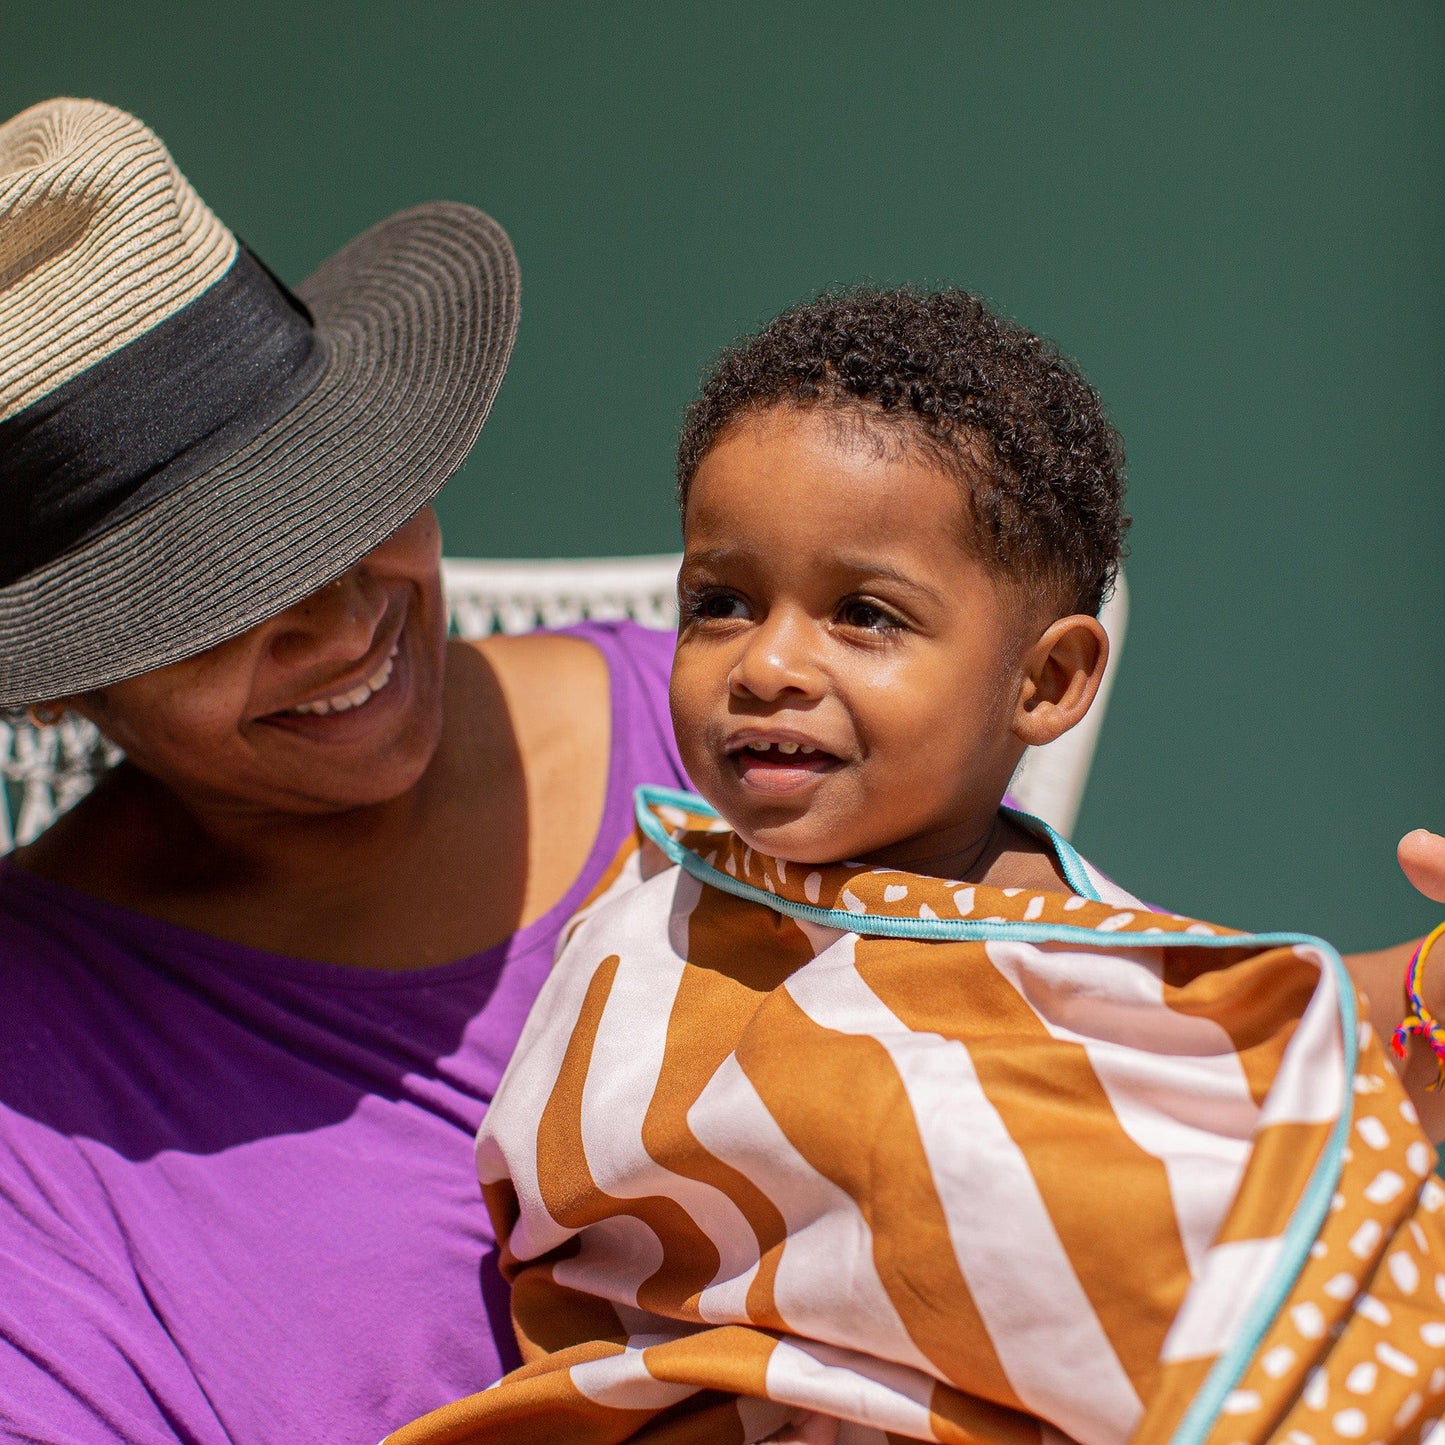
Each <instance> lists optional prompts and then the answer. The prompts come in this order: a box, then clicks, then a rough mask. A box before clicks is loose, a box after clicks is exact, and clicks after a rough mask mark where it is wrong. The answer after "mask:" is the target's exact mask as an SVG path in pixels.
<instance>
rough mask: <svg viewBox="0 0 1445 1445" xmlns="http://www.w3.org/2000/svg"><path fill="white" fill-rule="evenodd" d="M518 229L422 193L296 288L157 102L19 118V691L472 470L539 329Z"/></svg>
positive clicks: (199, 636) (86, 679) (81, 674)
mask: <svg viewBox="0 0 1445 1445" xmlns="http://www.w3.org/2000/svg"><path fill="white" fill-rule="evenodd" d="M517 313H518V276H517V263H516V259H515V257H514V256H513V254H512V248H511V245H510V244H509V242H508V240H507V237H506V234H505V232H504V231H503V230H502V229H501V227H500V226H498V225H497V224H496V222H495V221H493V220H492V219H491V218H490V217H488V216H485V215H483V214H482V213H481V212H480V211H477V210H473V209H472V208H471V207H469V206H463V205H456V204H452V203H449V202H438V203H435V204H431V205H424V206H418V207H416V208H414V209H412V210H409V211H402V212H400V213H399V214H397V215H395V216H392V217H391V218H390V219H388V220H385V221H383V222H381V223H380V225H377V226H375V227H373V228H372V229H371V230H369V231H367V232H365V233H364V234H363V235H361V236H359V237H358V238H357V239H356V240H354V241H352V242H351V243H350V244H349V245H347V246H345V247H343V248H342V249H341V250H340V251H338V252H337V253H336V254H335V255H334V256H332V257H331V258H330V259H329V260H328V261H326V262H325V263H324V264H323V265H322V266H321V267H320V268H319V269H318V270H317V271H316V272H315V273H314V274H313V275H312V276H310V277H309V278H308V279H307V280H306V281H305V282H303V283H302V284H301V285H300V286H298V287H297V288H296V292H295V294H294V295H292V294H291V293H290V292H288V291H287V290H286V288H285V287H284V286H283V285H282V284H281V283H280V282H279V281H277V280H276V278H275V277H274V276H272V275H271V273H270V272H269V271H268V270H267V269H266V268H265V266H264V265H262V264H261V263H260V262H259V261H258V260H257V259H256V258H255V257H254V256H253V255H252V254H251V253H250V252H249V251H248V250H247V249H246V247H245V246H244V245H242V244H240V243H238V241H237V240H236V238H235V237H234V236H233V235H232V234H231V232H230V231H228V230H227V229H226V227H225V226H223V225H222V224H221V222H220V221H219V220H217V219H216V217H215V216H214V215H212V214H211V212H210V211H209V210H208V209H207V208H206V206H205V204H204V203H203V202H202V201H201V199H200V198H199V197H198V196H197V195H196V193H195V191H193V190H192V189H191V187H190V185H189V184H188V183H187V182H186V180H185V178H184V176H182V175H181V173H180V172H179V171H178V170H177V169H176V166H175V163H174V162H173V161H172V160H171V158H170V155H169V154H168V153H167V151H166V149H165V147H164V146H163V145H162V144H161V142H160V141H159V140H158V139H157V138H156V136H155V135H154V134H152V132H151V131H149V130H148V129H147V128H146V127H145V126H144V125H143V124H142V123H141V122H140V121H138V120H136V119H135V117H134V116H130V115H127V114H126V113H125V112H124V111H120V110H116V109H115V108H113V107H111V106H108V105H102V104H100V103H98V102H96V101H90V100H51V101H46V102H44V103H42V104H40V105H37V106H34V107H32V108H31V109H29V110H26V111H23V112H22V113H21V114H20V115H18V116H16V117H15V118H14V119H13V120H10V121H8V122H6V123H5V124H4V125H0V708H4V707H11V708H13V707H22V706H25V705H27V704H30V703H33V702H37V701H42V700H47V699H53V698H58V697H65V696H68V695H71V694H74V693H77V692H82V691H85V690H87V689H90V688H94V687H102V686H105V685H106V684H109V683H113V682H118V681H120V680H121V679H123V678H126V677H132V676H135V675H136V674H138V673H142V672H148V671H150V670H151V669H152V668H155V667H160V666H163V665H164V664H166V663H169V662H174V661H178V660H179V659H181V658H183V657H188V656H191V655H192V654H194V653H197V652H200V651H203V650H204V649H205V648H207V647H210V646H212V645H214V644H215V643H218V642H223V641H225V640H226V639H227V638H230V637H234V636H237V635H238V634H240V633H242V632H244V631H245V630H246V629H247V628H249V627H252V626H254V625H255V624H256V623H258V622H261V621H263V620H264V619H265V618H267V617H270V616H273V615H274V614H275V613H277V612H279V611H281V610H282V609H283V608H285V607H288V606H290V605H291V604H292V603H293V602H296V601H298V600H299V599H300V598H302V597H304V596H306V595H307V594H308V593H309V592H312V591H314V590H315V589H316V588H318V587H320V586H322V585H324V584H325V583H327V582H329V581H331V580H333V579H334V578H336V577H338V576H340V575H341V574H342V573H343V572H345V571H346V570H347V568H349V567H350V566H352V565H353V564H354V563H355V562H356V561H357V559H358V558H360V557H362V556H364V555H365V554H366V553H367V552H368V551H370V550H371V548H373V547H374V546H376V545H377V544H378V543H379V542H381V541H383V540H384V539H385V538H386V537H387V536H389V535H390V534H391V533H392V532H393V531H395V530H396V528H397V527H399V526H400V525H401V524H402V523H403V522H405V521H406V520H407V518H409V517H410V516H411V515H412V514H413V513H415V512H416V510H417V509H418V508H419V507H420V506H422V504H423V503H425V502H427V501H428V500H430V499H431V498H432V497H434V496H435V495H436V493H437V492H438V491H440V489H441V487H442V485H443V484H444V483H445V482H446V480H447V478H448V477H450V476H451V475H452V473H453V472H455V471H456V469H457V467H458V466H460V464H461V462H462V460H463V459H464V458H465V456H466V454H467V452H468V451H469V450H470V449H471V447H472V444H473V443H474V442H475V441H476V438H477V433H478V432H479V431H480V430H481V426H482V422H483V421H484V420H485V419H486V415H487V411H488V409H489V408H490V406H491V404H492V398H493V397H494V396H495V395H496V391H497V387H498V385H499V384H500V382H501V379H502V374H503V372H504V371H505V370H506V365H507V358H508V356H509V354H510V352H511V348H512V340H513V337H514V335H515V333H516V328H517Z"/></svg>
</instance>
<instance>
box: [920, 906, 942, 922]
mask: <svg viewBox="0 0 1445 1445" xmlns="http://www.w3.org/2000/svg"><path fill="white" fill-rule="evenodd" d="M918 916H919V917H920V918H934V919H936V918H937V917H938V915H937V914H936V913H935V912H934V911H933V910H932V909H931V908H930V907H929V906H928V905H927V904H926V903H920V904H919V905H918Z"/></svg>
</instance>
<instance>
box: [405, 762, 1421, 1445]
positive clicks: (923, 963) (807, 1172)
mask: <svg viewBox="0 0 1445 1445" xmlns="http://www.w3.org/2000/svg"><path fill="white" fill-rule="evenodd" d="M638 817H639V832H638V839H637V842H636V843H635V844H634V845H633V846H631V847H629V848H628V849H625V850H624V852H623V855H622V856H621V857H619V859H618V860H617V862H616V863H614V865H613V868H612V869H611V870H610V872H609V874H608V875H607V877H606V878H605V879H604V880H603V884H602V885H601V887H600V889H599V892H598V894H597V895H596V896H595V897H594V899H593V901H592V902H591V903H590V904H589V905H588V906H587V907H586V908H585V909H584V910H583V911H582V913H581V914H579V915H578V917H577V919H576V920H574V922H573V924H572V925H571V927H570V930H569V932H568V935H567V937H566V939H565V940H564V944H563V947H562V949H561V952H560V953H559V957H558V962H557V966H556V968H555V970H554V971H553V974H552V976H551V978H550V979H549V981H548V983H547V985H546V987H545V988H544V990H543V992H542V994H541V996H540V998H539V999H538V1001H537V1004H536V1006H535V1008H534V1009H533V1011H532V1015H531V1018H530V1019H529V1021H528V1024H527V1027H526V1030H525V1032H524V1033H523V1036H522V1040H521V1043H520V1045H519V1047H518V1049H517V1052H516V1055H515V1057H514V1059H513V1061H512V1064H511V1066H510V1068H509V1069H508V1071H507V1074H506V1076H505V1078H504V1079H503V1081H502V1084H501V1087H500V1089H499V1091H498V1094H497V1097H496V1099H495V1101H494V1103H493V1105H492V1108H491V1112H490V1113H489V1114H488V1116H487V1120H486V1123H485V1124H484V1125H483V1128H482V1130H481V1133H480V1135H479V1137H478V1142H477V1160H478V1165H479V1169H480V1173H481V1178H482V1183H483V1188H484V1192H485V1195H486V1200H487V1205H488V1208H489V1209H490V1211H491V1214H492V1217H493V1220H494V1222H495V1224H496V1228H497V1237H498V1239H499V1241H500V1242H501V1246H502V1264H503V1269H504V1272H505V1273H506V1275H507V1276H508V1278H509V1279H510V1280H511V1283H512V1289H513V1306H512V1307H513V1316H514V1322H515V1325H516V1330H517V1336H518V1340H519V1342H520V1345H521V1349H522V1355H523V1359H524V1361H525V1363H524V1364H523V1366H522V1367H521V1368H520V1369H518V1370H517V1371H515V1372H514V1373H513V1374H511V1375H509V1376H508V1377H507V1378H506V1379H504V1380H502V1381H501V1382H500V1383H499V1384H498V1385H496V1386H494V1387H493V1388H491V1389H488V1390H485V1391H483V1392H481V1393H479V1394H477V1395H474V1396H471V1397H469V1398H468V1399H466V1400H462V1401H459V1402H457V1403H456V1404H453V1405H450V1406H447V1407H445V1408H444V1409H441V1410H438V1411H435V1412H433V1413H432V1414H430V1415H428V1416H425V1417H424V1418H423V1419H422V1420H420V1421H417V1422H415V1423H413V1424H412V1425H409V1426H407V1427H405V1428H404V1429H402V1430H399V1431H397V1432H396V1433H395V1434H393V1435H392V1436H391V1437H389V1445H456V1442H470V1441H495V1442H517V1445H521V1442H534V1441H564V1442H578V1445H603V1442H614V1441H624V1440H638V1441H648V1442H655V1445H663V1442H667V1445H681V1442H693V1441H696V1442H704V1441H706V1442H714V1441H728V1442H739V1445H741V1442H748V1441H756V1440H760V1439H763V1438H765V1437H766V1436H767V1435H768V1434H769V1433H771V1432H772V1431H774V1430H775V1429H777V1428H778V1427H779V1426H781V1425H783V1424H784V1423H785V1422H787V1421H789V1420H791V1419H793V1418H795V1417H797V1416H798V1415H799V1414H800V1413H803V1412H808V1411H817V1412H821V1413H823V1414H826V1415H829V1416H833V1417H836V1418H838V1419H840V1420H842V1421H844V1422H846V1423H845V1424H844V1426H843V1427H842V1431H841V1435H840V1440H841V1441H842V1442H845V1445H864V1442H871V1445H881V1442H883V1441H885V1440H938V1441H959V1442H975V1441H987V1442H998V1445H1005V1442H1006V1445H1014V1442H1030V1445H1033V1442H1038V1445H1043V1442H1056V1441H1060V1440H1074V1441H1078V1442H1081V1445H1124V1442H1127V1441H1134V1442H1139V1445H1152V1442H1156V1441H1158V1442H1163V1441H1175V1442H1180V1445H1193V1442H1198V1441H1209V1442H1214V1445H1230V1442H1238V1441H1264V1440H1280V1441H1289V1442H1291V1445H1310V1442H1314V1441H1321V1442H1322V1441H1325V1440H1332V1439H1359V1440H1361V1441H1364V1442H1371V1441H1376V1440H1387V1439H1388V1440H1395V1439H1410V1440H1413V1439H1418V1438H1419V1437H1420V1434H1421V1431H1422V1428H1423V1427H1424V1426H1425V1424H1426V1422H1428V1421H1429V1420H1431V1419H1432V1417H1435V1416H1438V1415H1439V1413H1440V1410H1441V1409H1442V1407H1445V1211H1442V1205H1445V1191H1442V1190H1441V1189H1440V1188H1439V1186H1438V1185H1437V1183H1436V1182H1435V1181H1434V1180H1433V1179H1432V1178H1430V1177H1429V1176H1430V1171H1431V1167H1432V1164H1433V1157H1434V1156H1433V1153H1432V1151H1431V1150H1430V1148H1429V1146H1428V1144H1427V1142H1426V1140H1425V1138H1424V1136H1423V1134H1422V1133H1421V1132H1420V1130H1419V1127H1418V1125H1417V1123H1416V1122H1415V1119H1414V1114H1413V1111H1412V1110H1411V1108H1410V1105H1409V1103H1408V1101H1407V1100H1406V1099H1405V1097H1404V1095H1403V1093H1402V1091H1401V1089H1400V1087H1399V1085H1398V1083H1397V1081H1396V1079H1395V1076H1394V1074H1393V1073H1392V1071H1391V1070H1390V1068H1389V1066H1388V1064H1387V1063H1386V1062H1385V1060H1384V1057H1383V1052H1382V1050H1381V1048H1380V1047H1379V1044H1378V1041H1377V1040H1376V1039H1375V1038H1374V1036H1373V1034H1372V1033H1371V1032H1370V1031H1369V1030H1368V1029H1367V1028H1362V1027H1361V1026H1360V1025H1359V1023H1358V1021H1357V1010H1356V1000H1355V995H1354V993H1353V990H1352V988H1351V987H1350V985H1349V981H1348V976H1347V975H1346V973H1345V972H1344V969H1343V966H1342V965H1341V963H1340V960H1339V958H1338V955H1336V954H1335V953H1334V951H1333V950H1332V949H1330V948H1329V946H1328V945H1326V944H1323V943H1321V942H1319V941H1318V940H1316V939H1311V938H1308V937H1305V936H1302V935H1246V934H1238V933H1232V932H1230V931H1228V930H1225V929H1221V928H1216V927H1213V926H1210V925H1207V924H1203V923H1199V922H1195V921H1193V920H1190V919H1187V918H1182V917H1178V916H1176V915H1171V914H1164V913H1158V912H1154V911H1151V910H1149V909H1148V908H1146V907H1144V906H1143V905H1142V904H1139V903H1138V902H1137V901H1136V900H1133V899H1131V898H1129V897H1128V896H1127V895H1125V894H1122V893H1121V892H1120V891H1119V890H1117V889H1116V888H1114V886H1113V885H1111V884H1109V883H1107V881H1106V880H1103V879H1102V878H1101V877H1100V876H1099V875H1097V874H1096V873H1094V872H1093V871H1092V870H1091V869H1089V868H1088V866H1087V865H1086V864H1085V863H1084V862H1083V861H1082V860H1081V859H1080V858H1079V857H1078V855H1077V854H1075V853H1073V852H1072V850H1071V849H1069V848H1068V845H1067V844H1065V843H1063V842H1062V841H1061V840H1059V839H1057V838H1054V837H1053V836H1052V835H1049V836H1050V838H1051V840H1052V842H1053V843H1054V846H1055V848H1056V851H1057V853H1058V857H1059V862H1060V867H1061V869H1062V871H1063V874H1064V876H1065V877H1066V878H1067V879H1068V882H1069V887H1070V889H1072V891H1069V890H1066V889H1063V888H1061V889H1060V890H1059V891H1058V892H1049V893H1035V892H1031V891H1028V890H1022V891H1021V890H1018V889H1003V890H999V889H995V888H990V887H985V886H972V885H965V884H961V883H957V882H950V881H947V880H943V879H937V878H926V877H920V876H917V875H912V874H907V873H902V872H898V871H895V870H889V869H874V868H868V867H864V866H859V865H841V866H835V867H825V868H807V867H802V866H799V865H797V864H785V863H783V862H781V861H779V860H775V859H772V858H767V857H764V856H762V855H760V854H758V853H755V852H753V851H752V850H750V849H748V848H747V847H745V846H744V845H743V844H742V843H741V842H740V841H739V840H738V839H737V838H736V837H734V836H733V835H732V834H731V833H730V832H728V831H726V829H725V828H724V827H723V826H722V825H721V824H720V823H719V822H718V821H717V820H716V819H715V818H714V817H712V816H711V815H710V814H709V813H708V811H707V809H706V806H705V805H704V804H702V803H701V802H700V801H699V800H697V799H694V798H690V797H688V796H687V795H685V794H671V793H665V792H662V791H661V790H644V793H643V794H642V795H641V797H640V800H639V814H638ZM1024 821H1026V822H1027V823H1028V824H1029V825H1030V826H1034V827H1035V828H1036V829H1043V828H1044V825H1042V824H1037V823H1036V822H1033V820H1024ZM1044 831H1046V830H1044Z"/></svg>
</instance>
